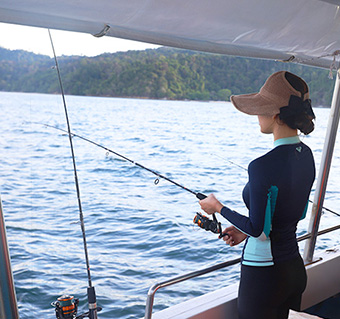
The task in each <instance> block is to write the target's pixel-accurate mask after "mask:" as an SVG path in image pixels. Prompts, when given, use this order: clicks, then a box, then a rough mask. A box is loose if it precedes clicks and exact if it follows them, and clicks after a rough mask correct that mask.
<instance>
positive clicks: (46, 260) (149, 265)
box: [0, 92, 340, 319]
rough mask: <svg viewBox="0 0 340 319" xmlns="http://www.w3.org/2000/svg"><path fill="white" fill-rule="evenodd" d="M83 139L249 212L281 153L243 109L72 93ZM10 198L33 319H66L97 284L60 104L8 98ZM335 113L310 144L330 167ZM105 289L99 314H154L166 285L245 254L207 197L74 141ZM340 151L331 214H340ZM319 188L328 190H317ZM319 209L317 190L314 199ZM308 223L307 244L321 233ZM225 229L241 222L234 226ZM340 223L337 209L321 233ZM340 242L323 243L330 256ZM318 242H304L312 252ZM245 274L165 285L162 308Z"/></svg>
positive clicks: (21, 298)
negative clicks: (259, 179)
mask: <svg viewBox="0 0 340 319" xmlns="http://www.w3.org/2000/svg"><path fill="white" fill-rule="evenodd" d="M66 103H67V108H68V112H69V117H70V122H71V127H72V130H73V131H74V132H75V133H77V134H79V135H81V136H84V137H86V138H88V139H90V140H92V141H94V142H97V143H99V144H101V145H103V146H105V147H107V148H109V149H111V150H113V151H115V152H118V153H120V154H122V155H124V156H126V157H128V158H130V159H131V160H133V161H134V162H137V163H139V164H142V165H144V166H146V167H148V168H151V169H153V170H155V171H157V172H159V173H161V174H163V175H165V176H166V177H168V178H170V179H173V180H174V181H176V182H177V183H179V184H181V185H183V186H185V187H187V188H189V189H190V190H192V191H195V192H202V193H205V194H209V193H211V192H214V193H215V194H216V196H217V197H218V198H219V199H220V200H221V201H222V202H223V203H224V204H225V205H228V206H229V207H231V208H232V209H234V210H236V211H239V212H240V213H242V214H247V211H246V209H245V207H244V205H243V202H242V198H241V193H242V189H243V187H244V184H245V183H246V182H247V172H246V171H245V169H244V168H246V167H247V165H248V163H249V162H250V161H251V160H252V159H254V158H256V157H258V156H261V155H262V154H264V153H266V152H267V151H269V150H270V149H271V148H272V144H273V141H272V136H270V135H264V134H261V133H260V131H259V126H258V123H257V118H256V117H252V116H247V115H244V114H242V113H240V112H238V111H236V110H235V109H234V107H233V106H232V105H231V104H230V103H227V102H225V103H222V102H210V103H209V102H190V101H180V102H179V101H155V100H140V99H118V98H95V97H78V96H66ZM0 111H1V113H0V114H1V120H0V121H1V122H0V123H1V125H0V152H1V153H0V192H1V199H2V202H3V209H4V216H5V221H6V225H7V237H8V242H9V248H10V254H11V259H12V268H13V272H14V281H15V285H16V292H17V299H18V305H19V312H20V318H21V319H29V318H30V319H31V318H44V319H50V318H51V319H52V318H55V314H54V309H53V307H52V306H51V302H53V301H55V300H56V298H57V297H59V296H61V295H62V294H65V293H67V294H72V295H74V296H75V297H76V298H79V300H80V305H79V308H80V309H79V311H78V314H80V313H82V312H84V311H86V307H87V304H86V303H87V301H86V288H87V284H88V280H87V272H86V265H85V258H84V247H83V242H82V232H81V228H80V225H79V210H78V203H77V196H76V189H75V183H74V174H73V167H72V160H71V152H70V146H69V140H68V137H67V136H66V135H65V134H63V133H62V132H60V131H58V130H56V129H53V128H49V127H46V126H44V124H49V125H54V126H57V127H60V128H62V129H66V121H65V115H64V110H63V104H62V99H61V97H60V96H58V95H43V94H24V93H5V92H0ZM329 111H330V110H329V109H321V108H318V109H315V113H316V116H317V120H316V129H315V131H314V132H313V133H312V134H311V135H310V136H308V137H302V140H303V141H304V142H305V143H306V144H308V145H309V146H310V147H311V148H312V150H313V152H314V155H315V160H316V164H317V167H319V163H320V160H321V153H322V148H323V141H324V138H325V135H326V126H327V122H328V116H329ZM73 142H74V149H75V156H76V163H77V171H78V179H79V184H80V193H81V202H82V207H83V213H84V221H85V228H86V238H87V244H88V251H89V260H90V265H91V275H92V283H93V285H94V287H95V289H96V293H97V303H98V305H99V306H100V307H103V310H102V312H100V313H99V318H102V319H104V318H113V319H128V318H142V317H143V316H144V311H145V301H146V296H147V292H148V290H149V288H150V286H152V285H153V284H155V283H156V282H160V281H164V280H167V279H169V278H172V277H175V276H179V275H182V274H184V273H188V272H191V271H194V270H198V269H202V268H205V267H208V266H211V265H214V264H217V263H220V262H223V261H227V260H231V259H234V258H237V257H239V256H240V254H241V250H242V245H240V247H234V248H230V247H228V246H226V245H225V244H224V242H223V241H221V240H218V239H217V236H216V235H215V234H213V233H210V232H206V231H204V230H202V229H199V228H198V227H197V226H195V225H194V224H193V218H194V216H195V213H196V212H198V211H200V207H199V205H198V202H197V199H196V198H195V196H194V195H193V194H191V193H190V192H187V191H185V190H183V189H181V188H179V187H177V186H175V185H173V184H171V183H169V182H168V181H165V180H164V179H159V183H158V184H157V180H156V178H157V177H156V176H155V175H153V174H152V173H150V172H148V171H146V170H143V169H141V168H140V167H138V166H136V165H134V164H132V163H130V162H127V161H125V160H123V159H121V158H119V157H117V156H115V155H114V154H112V153H107V151H105V150H103V149H102V148H99V147H97V146H94V145H92V144H90V143H88V142H85V141H83V140H81V139H79V138H76V137H74V138H73ZM339 179H340V147H339V141H338V142H337V143H336V148H335V152H334V158H333V164H332V169H331V172H330V179H329V182H328V191H327V194H326V198H325V203H324V205H325V207H327V208H329V209H332V210H334V211H335V212H337V213H340V190H339ZM315 185H316V183H315V184H314V188H315ZM311 200H313V194H312V196H311ZM309 216H310V211H309V213H308V216H307V219H305V220H304V221H301V222H300V224H299V228H298V234H299V235H302V234H304V233H305V232H306V228H307V227H308V223H309V221H308V217H309ZM221 221H222V224H223V227H226V226H228V223H227V222H226V220H221ZM339 223H340V218H339V217H338V216H336V215H334V214H331V213H329V212H325V213H324V214H323V216H322V219H321V227H320V228H326V227H330V226H332V225H337V224H339ZM339 243H340V236H339V231H337V232H334V233H332V234H327V235H323V236H321V237H319V239H318V241H317V250H322V249H325V248H327V247H332V246H333V245H337V244H339ZM303 247H304V244H303V243H302V244H301V245H300V248H301V251H303ZM238 278H239V265H236V266H233V267H230V268H228V269H224V270H221V271H218V272H215V273H212V274H210V275H207V276H203V277H201V278H196V279H192V280H189V281H187V282H184V283H181V284H178V285H175V286H171V287H168V288H164V289H160V290H159V291H158V292H157V293H156V297H155V304H154V310H155V311H157V310H160V309H164V308H165V307H168V306H171V305H174V304H177V303H179V302H182V301H184V300H187V299H190V298H193V297H196V296H199V295H202V294H204V293H207V292H210V291H213V290H215V289H218V288H222V287H224V286H226V285H229V284H232V283H235V282H237V280H238Z"/></svg>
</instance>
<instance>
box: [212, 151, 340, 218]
mask: <svg viewBox="0 0 340 319" xmlns="http://www.w3.org/2000/svg"><path fill="white" fill-rule="evenodd" d="M211 155H214V156H216V157H219V158H221V159H222V160H224V161H228V162H229V163H231V164H233V165H235V166H237V167H239V168H241V169H243V170H244V171H248V170H247V169H246V168H245V167H243V166H241V165H239V164H237V163H235V162H233V161H231V160H228V159H225V158H223V157H222V156H219V155H217V154H211ZM308 201H309V202H310V203H311V204H313V201H312V200H310V199H308ZM322 209H324V210H326V211H328V212H330V213H332V214H334V215H336V216H338V217H340V214H339V213H336V212H335V211H334V210H331V209H329V208H327V207H324V206H323V207H322Z"/></svg>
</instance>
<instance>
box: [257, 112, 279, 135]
mask: <svg viewBox="0 0 340 319" xmlns="http://www.w3.org/2000/svg"><path fill="white" fill-rule="evenodd" d="M257 117H258V119H259V124H260V128H261V132H262V133H264V134H271V133H273V128H274V124H275V118H274V117H272V116H265V115H258V116H257Z"/></svg>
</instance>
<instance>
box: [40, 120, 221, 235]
mask: <svg viewBox="0 0 340 319" xmlns="http://www.w3.org/2000/svg"><path fill="white" fill-rule="evenodd" d="M36 124H42V123H36ZM42 125H44V126H46V127H50V128H53V129H56V130H58V131H61V132H64V133H66V134H70V135H71V136H72V137H77V138H79V139H81V140H83V141H86V142H88V143H91V144H93V145H95V146H98V147H100V148H102V149H104V150H105V151H107V152H109V153H112V154H114V155H116V156H118V157H120V158H122V159H124V160H125V161H127V162H129V163H131V164H134V165H136V166H138V167H139V168H142V169H144V170H146V171H148V172H150V173H152V174H154V175H156V176H157V177H159V178H162V179H164V180H166V181H168V182H170V183H172V184H174V185H176V186H177V187H180V188H181V189H184V190H185V191H187V192H189V193H191V194H193V195H195V196H196V198H198V199H199V200H202V199H205V198H206V197H207V196H206V195H204V194H202V193H199V192H195V191H193V190H191V189H189V188H187V187H185V186H183V185H181V184H179V183H177V182H175V181H173V180H172V179H170V178H168V177H166V176H164V175H162V174H160V173H158V172H156V171H155V170H153V169H150V168H148V167H145V166H144V165H142V164H140V163H137V162H135V161H134V160H132V159H130V158H128V157H126V156H124V155H122V154H120V153H118V152H116V151H113V150H112V149H109V148H108V147H106V146H104V145H102V144H99V143H97V142H94V141H92V140H90V139H88V138H86V137H83V136H81V135H78V134H76V133H73V132H68V131H67V130H64V129H62V128H59V127H57V126H54V125H49V124H42ZM158 182H159V180H158V178H157V179H156V180H155V184H158ZM212 216H213V220H210V219H209V218H208V217H206V216H204V215H202V214H200V213H197V214H196V215H195V217H194V223H195V224H197V225H198V226H199V227H201V228H203V229H205V230H207V231H211V232H213V233H215V234H219V238H222V237H224V236H226V235H227V234H223V233H222V225H221V223H220V222H219V221H218V220H217V218H216V215H215V214H213V215H212Z"/></svg>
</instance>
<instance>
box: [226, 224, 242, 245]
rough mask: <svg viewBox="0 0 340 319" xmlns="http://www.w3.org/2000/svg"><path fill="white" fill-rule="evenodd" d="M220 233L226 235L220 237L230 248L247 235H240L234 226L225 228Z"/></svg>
mask: <svg viewBox="0 0 340 319" xmlns="http://www.w3.org/2000/svg"><path fill="white" fill-rule="evenodd" d="M222 233H223V234H226V233H227V234H228V235H226V236H224V237H222V239H223V240H224V241H225V242H226V244H227V245H230V246H236V245H238V244H239V243H241V242H242V241H244V240H245V239H246V238H247V235H246V234H245V233H242V232H241V231H240V230H239V229H237V228H236V227H234V226H230V227H227V228H226V229H225V230H224V231H223V232H222Z"/></svg>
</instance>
